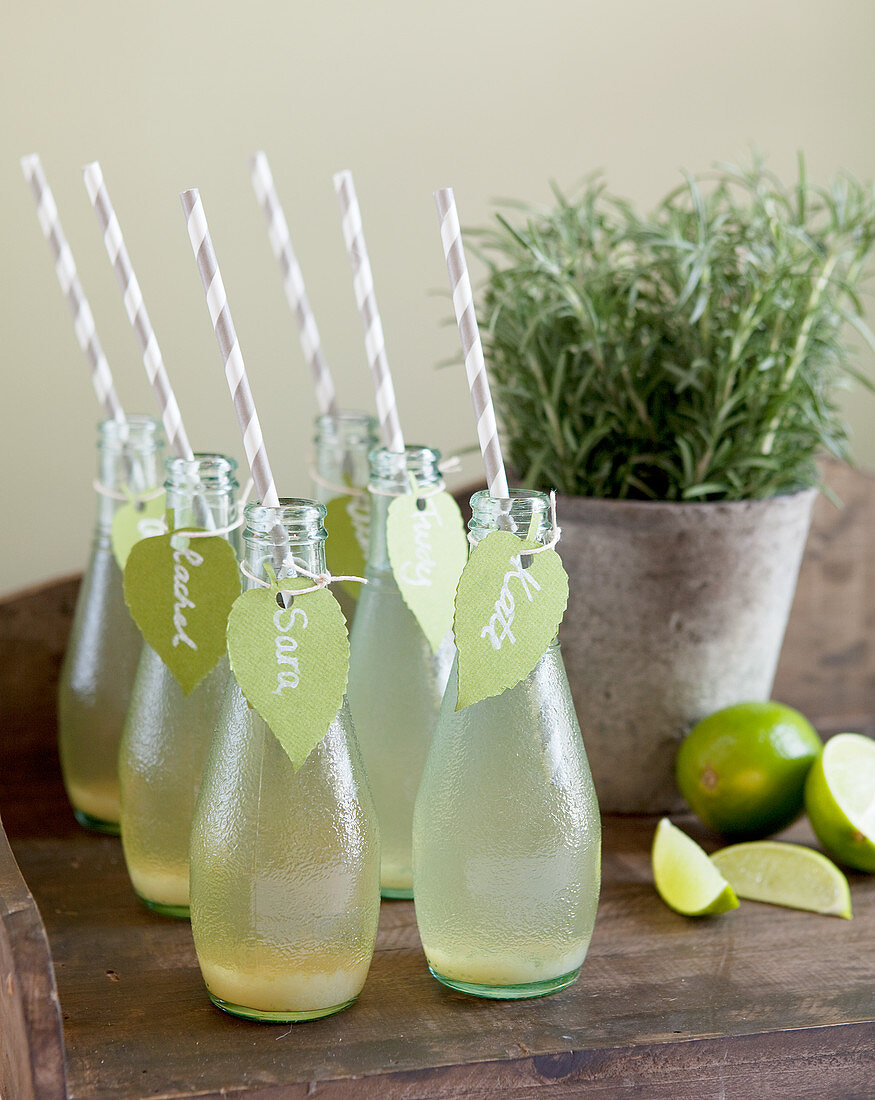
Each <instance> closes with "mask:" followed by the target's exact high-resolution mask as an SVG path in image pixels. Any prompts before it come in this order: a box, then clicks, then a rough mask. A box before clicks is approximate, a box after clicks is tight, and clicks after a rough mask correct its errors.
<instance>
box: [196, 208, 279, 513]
mask: <svg viewBox="0 0 875 1100" xmlns="http://www.w3.org/2000/svg"><path fill="white" fill-rule="evenodd" d="M179 197H180V199H181V200H182V209H183V210H184V211H185V219H186V224H187V225H188V236H189V240H190V241H191V247H192V250H193V252H194V256H195V259H196V260H197V267H198V271H199V272H200V276H201V282H202V283H203V286H204V291H205V293H206V296H207V306H208V307H209V311H210V318H211V320H212V322H213V328H214V330H215V333H216V340H217V341H218V343H219V351H220V352H221V354H222V361H223V363H224V365H225V377H226V378H227V380H228V388H229V389H230V391H231V398H232V399H233V401H234V409H235V411H236V413H237V421H238V423H239V425H240V432H241V434H242V436H243V447H244V449H245V451H246V458H247V461H248V462H249V468H250V469H251V470H252V478H253V481H254V482H255V491H256V492H257V493H258V499H259V500H260V501H261V503H262V504H263V505H265V507H267V508H279V506H280V502H279V497H278V496H277V491H276V484H275V483H274V480H273V474H272V473H271V469H270V463H269V462H268V460H267V451H266V450H265V448H264V439H263V437H262V434H261V424H260V423H259V421H258V413H257V411H256V409H255V403H254V401H253V400H252V392H251V391H250V389H249V379H248V378H247V376H246V366H245V365H244V362H243V353H242V352H241V351H240V344H239V343H238V341H237V333H236V332H235V331H234V322H233V321H232V320H231V311H230V309H229V308H228V298H227V295H226V294H225V284H224V283H223V282H222V276H221V273H220V272H219V265H218V263H217V261H216V253H215V252H214V250H213V242H212V240H211V239H210V231H209V228H208V227H207V219H206V215H205V214H204V208H203V203H202V202H201V198H200V194H199V193H198V191H197V189H192V190H190V191H183V192H182V194H181V195H180V196H179Z"/></svg>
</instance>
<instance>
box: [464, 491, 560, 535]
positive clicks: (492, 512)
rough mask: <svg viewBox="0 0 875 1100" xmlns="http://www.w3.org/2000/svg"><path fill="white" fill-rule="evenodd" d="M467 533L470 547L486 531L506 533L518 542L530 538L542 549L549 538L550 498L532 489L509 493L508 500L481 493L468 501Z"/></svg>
mask: <svg viewBox="0 0 875 1100" xmlns="http://www.w3.org/2000/svg"><path fill="white" fill-rule="evenodd" d="M468 530H469V531H470V535H469V541H470V542H472V543H474V544H476V543H478V542H480V540H481V539H484V538H486V536H487V535H488V534H489V533H490V531H509V532H511V534H514V535H516V536H517V537H518V538H520V539H526V538H530V537H531V538H534V539H535V540H536V541H537V542H539V543H541V544H542V545H543V544H544V543H546V542H548V541H549V539H550V537H551V536H552V534H553V523H552V520H551V516H550V498H549V497H548V496H547V494H546V493H539V492H536V491H535V490H533V489H511V490H510V496H509V497H507V498H504V499H499V498H497V497H491V496H490V495H489V493H488V492H486V490H485V489H484V490H481V491H480V492H478V493H475V494H474V495H473V496H472V497H471V518H470V520H468ZM530 532H531V534H530Z"/></svg>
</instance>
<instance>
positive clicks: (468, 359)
mask: <svg viewBox="0 0 875 1100" xmlns="http://www.w3.org/2000/svg"><path fill="white" fill-rule="evenodd" d="M434 198H435V203H436V204H437V209H438V215H439V217H440V222H441V242H442V243H443V246H444V256H445V257H446V261H447V271H448V272H449V275H450V289H451V290H452V292H453V309H454V310H455V313H456V321H457V322H458V324H459V335H460V336H461V338H462V351H463V353H464V356H465V371H466V372H467V375H468V385H469V387H470V389H471V401H472V402H473V404H474V415H475V416H476V418H477V437H478V439H479V440H480V451H481V452H482V454H483V465H484V467H485V468H486V484H487V486H488V487H489V495H490V496H491V497H497V498H498V499H500V500H506V499H507V497H508V491H507V474H506V473H505V470H504V460H503V459H502V457H501V443H500V441H499V438H498V426H497V425H496V423H495V410H494V408H493V405H492V394H491V393H490V392H489V376H488V375H487V373H486V363H485V361H484V359H483V345H482V344H481V343H480V330H479V328H478V327H477V316H476V314H475V312H474V294H473V292H472V290H471V280H470V278H469V277H468V265H467V264H466V262H465V250H464V248H463V246H462V230H461V228H460V226H459V215H458V214H457V212H456V200H455V198H454V196H453V189H452V187H442V188H441V189H440V190H439V191H435V193H434Z"/></svg>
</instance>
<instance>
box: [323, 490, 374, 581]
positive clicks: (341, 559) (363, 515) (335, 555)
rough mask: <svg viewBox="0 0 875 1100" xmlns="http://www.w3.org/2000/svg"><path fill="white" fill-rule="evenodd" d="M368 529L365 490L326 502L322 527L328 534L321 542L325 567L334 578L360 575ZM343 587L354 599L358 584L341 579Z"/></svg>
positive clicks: (368, 501)
mask: <svg viewBox="0 0 875 1100" xmlns="http://www.w3.org/2000/svg"><path fill="white" fill-rule="evenodd" d="M370 528H371V501H370V497H369V495H368V494H367V493H355V494H350V495H347V496H341V497H334V498H333V499H332V500H329V502H328V504H327V505H326V516H325V530H326V531H327V532H328V534H329V535H330V536H331V538H329V539H328V540H327V542H326V543H325V555H326V557H327V559H328V568H329V569H330V570H331V572H332V573H333V574H335V576H338V577H363V576H364V575H365V573H364V571H365V564H366V562H367V555H368V538H369V532H370ZM340 583H341V584H342V585H343V587H344V589H345V590H346V591H347V592H348V593H349V594H350V596H352V597H353V599H358V596H359V590H360V589H361V585H360V584H357V583H356V582H355V581H341V582H340Z"/></svg>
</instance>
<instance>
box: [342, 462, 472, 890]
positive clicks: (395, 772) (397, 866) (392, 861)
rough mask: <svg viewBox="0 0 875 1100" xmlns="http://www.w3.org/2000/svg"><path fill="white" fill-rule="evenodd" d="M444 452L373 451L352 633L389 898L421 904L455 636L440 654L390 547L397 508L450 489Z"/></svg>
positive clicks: (354, 687)
mask: <svg viewBox="0 0 875 1100" xmlns="http://www.w3.org/2000/svg"><path fill="white" fill-rule="evenodd" d="M439 459H440V453H439V452H438V451H433V450H429V448H427V447H407V448H406V449H405V451H404V452H394V451H389V450H387V449H386V448H385V447H380V448H378V449H377V450H374V451H372V452H371V459H370V461H371V478H370V482H369V488H370V491H371V537H370V551H369V554H368V566H367V569H366V570H365V576H366V577H367V580H368V583H367V584H366V585H363V586H362V592H361V595H360V596H359V601H358V608H357V610H356V617H355V621H354V622H353V627H352V632H351V634H350V642H349V646H350V654H349V705H350V709H351V710H352V716H353V721H354V722H355V728H356V733H357V734H358V738H359V743H360V744H361V747H362V756H363V757H364V761H365V767H366V768H367V772H368V780H369V782H370V784H371V790H372V791H373V794H374V804H375V805H376V807H377V816H378V818H379V820H380V838H381V843H382V853H383V854H382V867H381V872H380V882H381V887H382V893H383V897H384V898H411V897H413V803H414V800H415V798H416V790H417V787H418V786H419V780H420V778H421V776H422V769H423V766H424V765H425V758H426V755H427V753H428V746H429V742H430V741H431V735H432V731H433V729H434V724H435V721H436V720H437V714H438V709H439V708H440V703H441V698H442V696H443V693H444V688H445V687H446V684H447V678H448V677H449V674H450V667H451V665H452V663H453V653H454V652H455V650H454V647H453V639H452V634H451V633H449V632H448V633H447V636H446V638H445V639H444V641H443V642H441V644H440V646H439V647H438V650H437V652H436V653H435V652H434V651H433V650H432V648H431V645H430V644H429V642H428V640H427V639H426V637H425V634H424V633H423V631H422V628H421V627H420V625H419V623H418V622H417V621H416V618H415V617H414V615H413V612H412V611H411V610H410V609H409V608H408V606H407V604H406V603H405V602H404V599H403V597H402V596H401V592H400V591H399V589H398V585H397V583H396V581H395V576H394V574H393V572H392V566H391V564H390V562H389V553H388V549H387V545H386V519H387V516H388V513H389V505H390V504H391V502H392V500H393V499H394V498H395V497H396V496H399V495H401V494H403V493H408V492H410V479H409V475H410V474H414V475H415V477H416V480H417V484H418V485H419V486H421V487H422V488H423V489H434V488H435V487H437V486H439V485H440V483H441V480H442V479H441V474H440V471H439V470H438V461H439Z"/></svg>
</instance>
